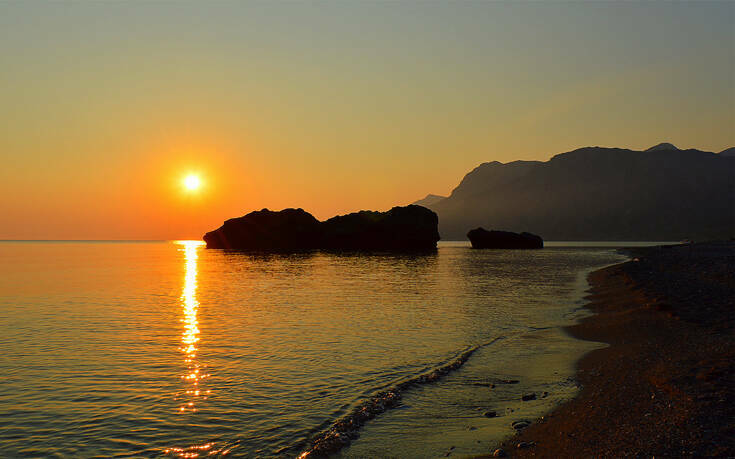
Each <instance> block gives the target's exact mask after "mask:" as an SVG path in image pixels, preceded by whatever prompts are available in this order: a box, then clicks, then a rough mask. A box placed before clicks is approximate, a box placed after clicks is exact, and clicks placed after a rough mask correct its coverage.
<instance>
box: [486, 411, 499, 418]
mask: <svg viewBox="0 0 735 459" xmlns="http://www.w3.org/2000/svg"><path fill="white" fill-rule="evenodd" d="M497 415H498V413H496V412H495V411H485V417H486V418H494V417H495V416H497Z"/></svg>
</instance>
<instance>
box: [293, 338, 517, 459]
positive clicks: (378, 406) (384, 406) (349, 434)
mask: <svg viewBox="0 0 735 459" xmlns="http://www.w3.org/2000/svg"><path fill="white" fill-rule="evenodd" d="M503 338H505V337H504V336H501V337H498V338H495V339H493V340H490V341H488V342H486V343H482V344H479V345H477V346H472V347H470V348H469V349H467V350H465V351H463V352H461V353H460V354H459V355H457V357H455V358H454V359H453V360H451V361H450V362H449V363H446V364H444V365H441V366H439V367H437V368H434V369H432V370H429V371H427V372H425V373H422V374H420V375H418V376H414V377H411V378H409V379H406V380H404V381H402V382H400V383H398V384H396V385H395V386H393V387H391V388H389V389H387V390H384V391H382V392H379V393H377V394H375V395H374V396H372V397H370V398H369V399H367V400H365V401H363V402H362V403H360V404H359V405H358V406H357V407H355V409H353V410H352V411H351V412H350V413H349V414H347V415H345V416H344V417H342V418H340V419H339V420H338V421H337V422H335V423H334V424H332V426H331V427H330V428H329V429H328V430H327V431H325V432H323V433H321V434H319V435H318V436H317V437H316V438H314V439H313V440H312V443H311V447H310V448H308V449H307V450H306V451H304V452H303V453H301V454H300V455H299V456H298V457H299V459H303V458H307V457H309V458H313V457H325V456H328V455H330V454H334V453H336V452H337V451H339V450H340V449H342V448H344V447H345V446H347V445H349V444H350V443H351V442H352V440H354V439H356V438H357V437H358V436H359V433H358V431H359V430H360V428H361V427H362V426H363V425H365V423H366V422H367V421H369V420H371V419H373V418H374V417H375V416H377V415H379V414H381V413H383V412H385V411H386V410H389V409H391V408H395V407H396V406H398V405H399V404H400V401H401V398H402V393H403V391H405V390H406V389H408V388H410V387H412V386H416V385H419V384H427V383H432V382H434V381H437V380H438V379H440V378H441V377H443V376H445V375H446V374H448V373H450V372H452V371H454V370H456V369H458V368H459V367H461V366H462V365H464V363H465V362H467V360H468V359H469V358H470V356H471V355H472V354H474V352H475V351H477V350H478V349H480V348H483V347H485V346H489V345H491V344H493V343H495V342H497V341H500V340H501V339H503Z"/></svg>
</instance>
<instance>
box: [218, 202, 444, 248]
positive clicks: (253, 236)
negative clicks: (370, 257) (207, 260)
mask: <svg viewBox="0 0 735 459" xmlns="http://www.w3.org/2000/svg"><path fill="white" fill-rule="evenodd" d="M438 240H439V231H438V218H437V216H436V214H435V213H434V212H433V211H431V210H429V209H427V208H425V207H422V206H416V205H409V206H405V207H394V208H392V209H391V210H389V211H387V212H374V211H365V210H364V211H361V212H355V213H351V214H347V215H339V216H336V217H332V218H330V219H328V220H326V221H323V222H320V221H319V220H317V219H316V218H314V216H313V215H311V214H310V213H308V212H306V211H304V210H303V209H284V210H281V211H278V212H274V211H271V210H268V209H263V210H260V211H255V212H251V213H249V214H247V215H245V216H243V217H239V218H233V219H230V220H227V221H226V222H225V223H224V224H223V225H222V226H221V227H219V228H218V229H216V230H214V231H210V232H209V233H207V234H205V235H204V241H205V242H206V243H207V248H215V249H238V250H255V251H269V252H290V251H300V250H313V249H327V250H375V251H423V250H434V249H436V243H437V241H438Z"/></svg>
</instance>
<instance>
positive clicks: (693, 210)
mask: <svg viewBox="0 0 735 459" xmlns="http://www.w3.org/2000/svg"><path fill="white" fill-rule="evenodd" d="M734 201H735V148H729V149H727V150H724V151H722V152H720V153H719V154H717V153H711V152H705V151H700V150H696V149H689V150H680V149H678V148H677V147H675V146H674V145H672V144H669V143H662V144H659V145H656V146H654V147H651V148H649V149H647V150H645V151H635V150H628V149H621V148H601V147H586V148H580V149H578V150H574V151H570V152H567V153H561V154H558V155H556V156H554V157H553V158H551V159H550V160H548V161H545V162H543V161H513V162H510V163H506V164H503V163H500V162H497V161H493V162H488V163H483V164H481V165H479V166H478V167H476V168H475V169H474V170H473V171H471V172H470V173H468V174H467V175H466V176H465V177H464V178H463V179H462V181H461V182H460V184H459V186H457V187H456V188H455V189H454V190H453V191H452V193H451V195H450V196H449V197H446V198H442V197H441V196H436V195H429V196H427V197H426V198H424V199H422V200H420V201H417V202H416V203H417V204H420V205H423V206H425V207H428V208H430V209H431V210H433V211H435V212H436V213H437V214H438V215H439V232H440V234H441V237H442V239H443V240H464V239H466V234H467V231H468V230H470V229H473V228H476V227H478V226H483V227H485V228H487V229H497V230H509V231H530V232H532V233H535V234H539V235H540V236H542V237H543V238H544V239H545V240H581V241H584V240H588V241H589V240H598V241H600V240H620V241H624V240H629V241H632V240H647V241H661V240H681V239H685V238H690V239H723V238H728V239H729V238H730V237H733V236H735V204H734Z"/></svg>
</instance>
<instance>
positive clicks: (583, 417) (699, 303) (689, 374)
mask: <svg viewBox="0 0 735 459" xmlns="http://www.w3.org/2000/svg"><path fill="white" fill-rule="evenodd" d="M631 256H633V257H635V258H634V259H633V260H632V261H629V262H626V263H622V264H619V265H615V266H611V267H608V268H604V269H601V270H598V271H595V272H593V273H592V274H590V276H589V281H590V285H591V287H592V290H591V292H592V293H591V295H590V296H589V297H588V298H589V300H590V304H589V305H588V307H589V309H591V310H592V311H593V312H594V313H595V315H593V316H590V317H588V318H585V319H583V320H582V321H581V322H580V323H579V324H578V325H574V326H572V327H569V328H568V332H569V333H570V334H571V335H572V336H574V337H577V338H580V339H585V340H591V341H598V342H604V343H608V344H609V347H606V348H603V349H598V350H595V351H592V352H590V353H589V354H587V355H586V356H585V357H583V358H582V359H581V360H580V361H579V362H578V364H577V379H578V381H579V383H580V385H581V387H582V390H581V392H580V393H579V395H578V396H577V397H576V398H575V399H573V400H572V401H570V402H568V403H565V404H563V405H561V406H560V407H558V408H557V409H556V410H554V411H553V412H552V413H551V414H549V415H547V416H545V417H543V418H541V419H536V420H530V421H532V422H531V425H530V426H529V427H528V428H526V429H524V430H522V431H521V432H520V433H519V434H518V435H516V436H515V437H513V438H511V439H509V440H507V441H506V442H505V443H504V444H502V445H500V448H502V449H503V451H504V452H505V453H506V454H507V455H509V456H513V457H526V456H536V457H591V456H595V457H621V456H633V457H639V456H640V457H651V456H655V457H679V456H721V457H722V456H724V457H732V456H735V395H734V393H735V346H734V343H735V339H734V333H733V330H734V327H735V320H734V317H735V243H734V242H723V243H707V244H694V245H687V246H670V247H655V248H648V249H635V250H631ZM513 421H516V419H513ZM519 446H520V447H519ZM491 454H492V452H491Z"/></svg>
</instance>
